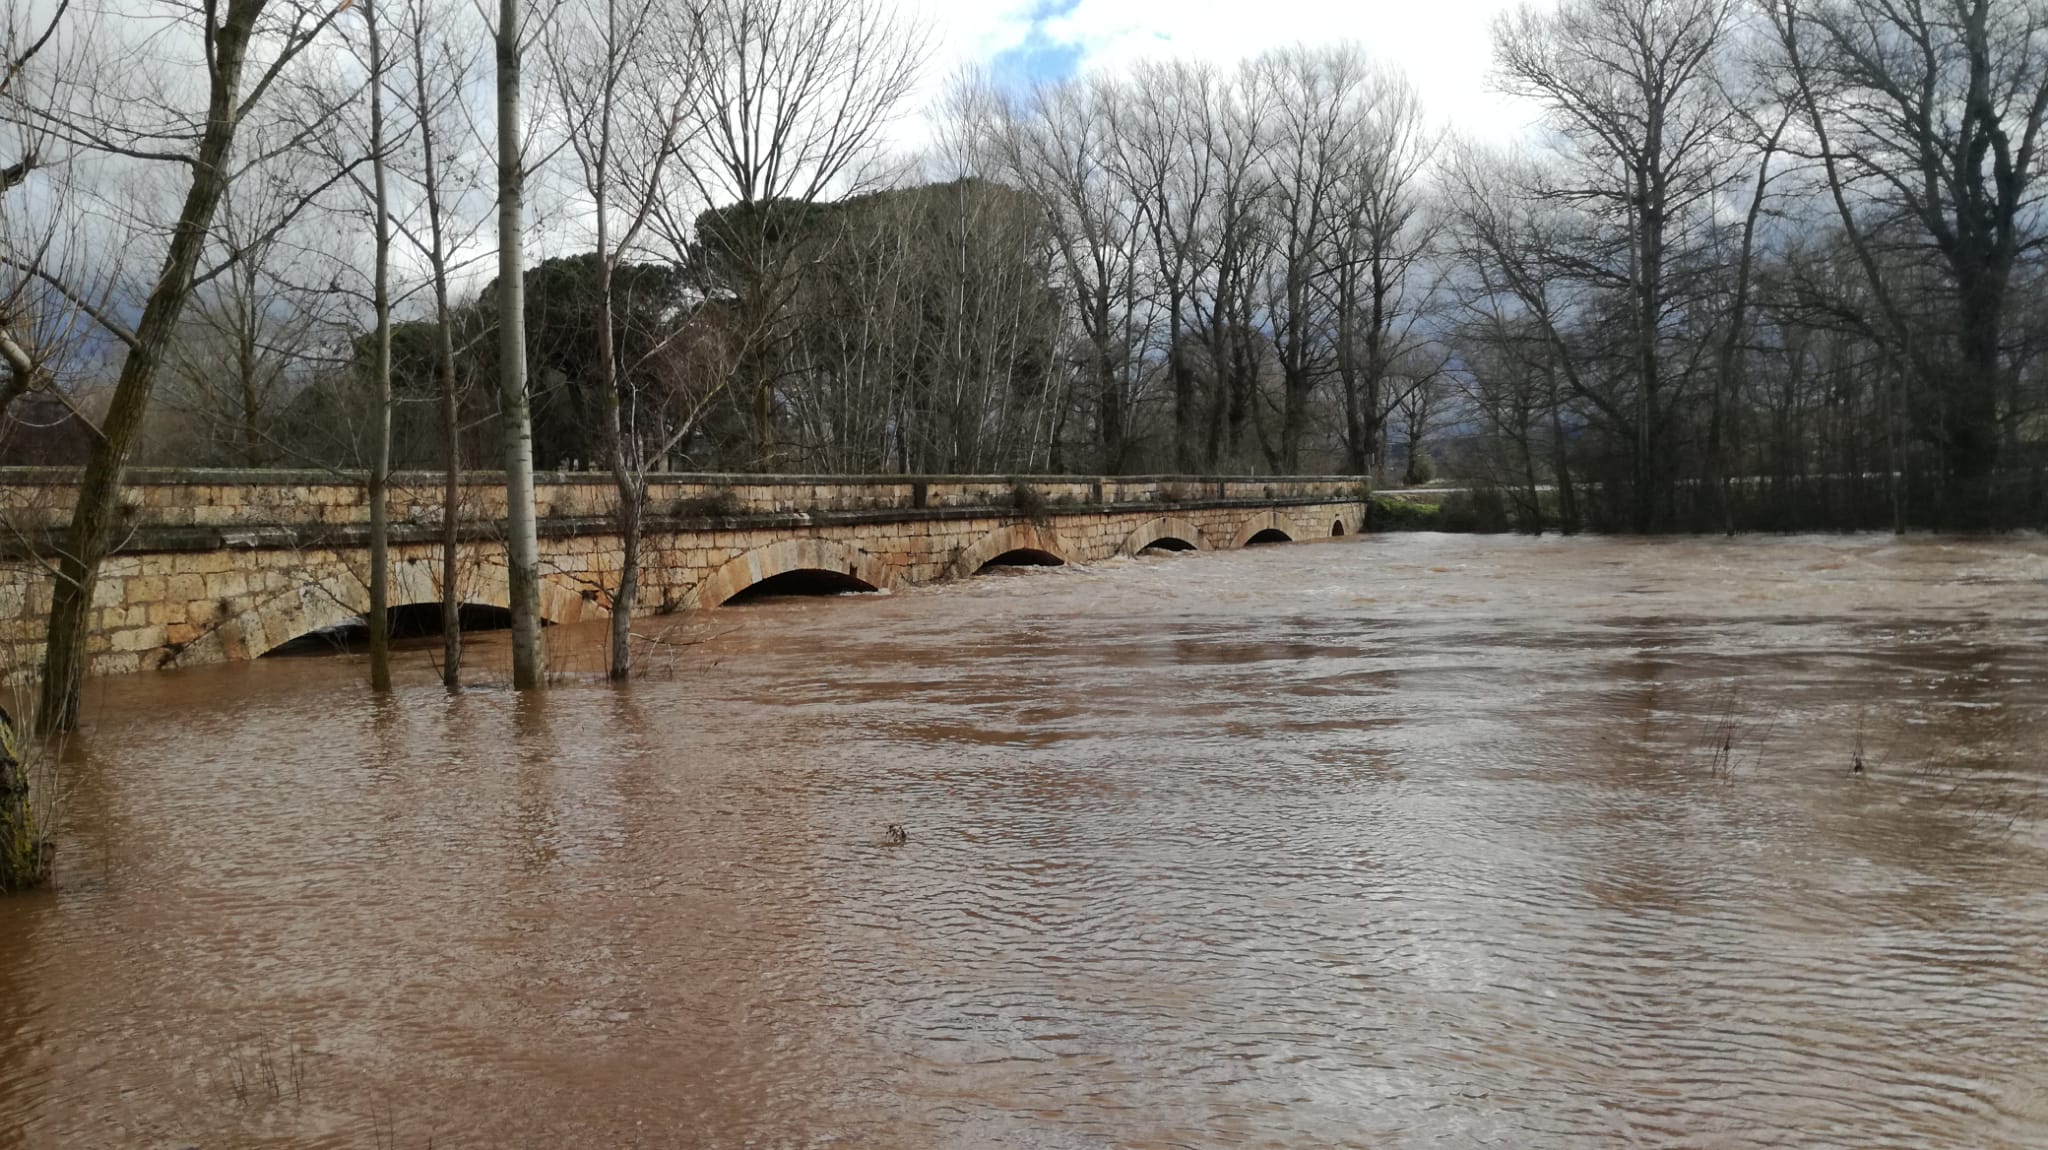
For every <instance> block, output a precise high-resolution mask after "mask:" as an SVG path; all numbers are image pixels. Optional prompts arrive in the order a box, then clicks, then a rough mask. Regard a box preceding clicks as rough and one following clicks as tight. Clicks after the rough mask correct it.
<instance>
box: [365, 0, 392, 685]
mask: <svg viewBox="0 0 2048 1150" xmlns="http://www.w3.org/2000/svg"><path fill="white" fill-rule="evenodd" d="M363 24H364V27H365V28H366V29H367V30H368V32H369V36H370V185H371V188H372V190H373V195H374V197H375V199H376V209H375V210H376V217H377V225H376V226H377V254H376V259H377V267H376V274H375V286H374V288H373V289H372V294H373V297H374V300H375V307H376V310H377V335H376V347H375V349H374V350H373V351H372V352H371V363H370V371H371V374H372V376H373V377H374V379H375V383H376V391H377V410H376V412H375V413H374V414H373V415H372V424H371V426H372V434H373V435H374V436H375V442H374V443H373V444H372V445H371V448H370V450H371V452H372V457H371V463H370V484H369V486H370V609H369V612H368V614H367V615H366V619H367V621H368V622H369V624H370V689H371V690H373V691H389V690H390V689H391V509H390V502H391V498H390V490H389V489H390V486H391V199H390V195H389V190H388V188H387V186H386V183H385V171H384V145H385V140H384V42H383V39H382V37H381V36H380V35H379V30H378V27H377V0H363Z"/></svg>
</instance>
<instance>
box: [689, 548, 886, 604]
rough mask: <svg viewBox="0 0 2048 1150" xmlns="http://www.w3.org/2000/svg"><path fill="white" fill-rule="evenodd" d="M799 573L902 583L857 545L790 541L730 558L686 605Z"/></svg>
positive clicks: (877, 586)
mask: <svg viewBox="0 0 2048 1150" xmlns="http://www.w3.org/2000/svg"><path fill="white" fill-rule="evenodd" d="M799 571H817V572H822V573H825V574H828V575H837V576H842V577H844V578H845V579H847V580H849V581H850V583H849V585H854V584H857V585H859V586H862V587H865V588H867V589H868V590H870V591H883V590H887V589H889V588H892V587H894V586H895V585H896V582H897V580H896V572H895V570H894V569H893V568H891V567H890V566H889V565H888V564H887V563H885V562H883V561H882V560H880V559H878V558H876V557H875V556H873V555H870V554H869V553H867V552H866V551H862V550H860V549H859V548H857V547H849V546H847V545H846V544H844V543H841V542H839V541H837V540H834V539H784V540H782V541H781V542H779V543H770V544H769V545H768V546H766V547H756V548H754V549H753V550H752V551H748V552H746V553H745V554H742V555H736V556H734V557H733V558H731V559H728V560H726V562H725V563H724V564H723V565H721V566H720V567H719V568H718V570H716V571H713V572H712V573H711V574H710V575H708V576H706V577H705V579H704V581H703V582H702V583H699V584H697V586H696V587H694V588H692V589H691V591H690V593H689V594H688V595H685V596H684V597H683V606H684V607H686V608H687V607H716V606H719V605H720V604H722V603H724V602H725V601H726V600H728V599H731V598H732V597H733V596H735V595H737V594H739V593H740V592H742V591H744V590H746V589H747V588H749V587H752V586H753V585H754V584H756V583H761V582H765V581H767V580H769V579H773V578H775V577H776V576H777V575H788V574H791V573H793V572H799Z"/></svg>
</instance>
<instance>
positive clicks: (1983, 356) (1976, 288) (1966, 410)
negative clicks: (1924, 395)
mask: <svg viewBox="0 0 2048 1150" xmlns="http://www.w3.org/2000/svg"><path fill="white" fill-rule="evenodd" d="M2004 295H2005V293H2004V292H2003V291H2002V290H2001V287H2000V285H1998V284H1997V283H1996V277H1995V274H1994V273H1990V272H1986V273H1984V274H1983V275H1982V277H1981V281H1980V282H1979V283H1976V284H1972V285H1969V286H1967V287H1966V288H1965V289H1964V291H1963V293H1962V305H1963V306H1962V312H1963V317H1962V318H1963V324H1962V327H1963V332H1962V336H1963V338H1962V345H1963V346H1962V351H1963V365H1962V366H1963V370H1962V371H1961V372H1960V373H1959V378H1958V379H1957V380H1956V386H1955V387H1954V388H1953V389H1952V390H1951V391H1950V394H1949V397H1948V400H1949V401H1948V404H1947V410H1946V411H1945V412H1943V416H1944V419H1943V422H1944V423H1945V425H1946V428H1945V430H1946V431H1947V435H1946V436H1945V437H1944V438H1943V440H1942V449H1943V454H1944V455H1946V457H1947V458H1946V460H1945V462H1946V463H1947V465H1948V467H1947V470H1948V478H1949V488H1948V515H1947V518H1948V520H1949V522H1950V523H1951V524H1952V525H1953V526H1956V527H1959V528H1961V529H1963V530H1965V531H1984V530H1988V529H1990V528H1991V527H1993V526H1995V524H1996V519H1997V512H1998V506H1997V498H1996V494H1995V492H1994V491H1993V490H1992V481H1993V476H1994V474H1995V473H1996V471H1997V469H1998V447H1999V435H1998V384H1999V379H1998V377H1999V370H1998V344H1999V312H2000V311H2001V310H2002V309H2003V306H2004V302H2005V301H2004Z"/></svg>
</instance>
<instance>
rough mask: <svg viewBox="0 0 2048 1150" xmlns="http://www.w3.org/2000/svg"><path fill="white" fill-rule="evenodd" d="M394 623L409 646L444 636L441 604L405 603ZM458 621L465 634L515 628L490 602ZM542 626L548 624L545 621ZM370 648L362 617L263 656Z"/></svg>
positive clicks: (392, 612) (394, 612)
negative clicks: (425, 639)
mask: <svg viewBox="0 0 2048 1150" xmlns="http://www.w3.org/2000/svg"><path fill="white" fill-rule="evenodd" d="M386 618H388V619H389V620H390V630H391V640H392V642H393V643H400V644H402V643H406V642H407V641H409V640H418V639H423V638H427V637H429V636H432V637H434V638H439V637H440V634H441V605H440V604H439V603H401V604H399V605H398V606H395V607H392V608H390V609H389V610H388V611H387V612H386ZM455 618H456V621H457V624H458V625H459V626H460V627H461V629H462V631H463V633H465V634H468V633H469V632H472V631H509V630H511V629H512V612H511V611H510V610H508V609H506V608H504V607H498V606H495V605H493V604H490V603H464V604H461V605H460V607H458V608H457V611H456V616H455ZM541 622H542V625H544V626H545V625H546V624H547V621H546V620H542V621H541ZM369 649H370V624H369V622H368V621H367V620H365V619H363V618H362V617H361V616H356V617H353V618H349V619H343V620H342V621H340V622H338V623H330V624H328V625H327V626H325V627H316V628H314V629H313V630H311V631H307V632H305V633H304V634H302V635H298V636H295V637H293V638H291V639H287V640H285V641H284V642H282V643H279V644H278V645H276V646H274V647H272V648H270V649H269V650H268V651H265V652H263V657H264V658H268V657H270V656H273V655H275V656H278V657H280V658H291V657H294V656H303V655H331V654H333V653H335V652H336V651H367V650H369Z"/></svg>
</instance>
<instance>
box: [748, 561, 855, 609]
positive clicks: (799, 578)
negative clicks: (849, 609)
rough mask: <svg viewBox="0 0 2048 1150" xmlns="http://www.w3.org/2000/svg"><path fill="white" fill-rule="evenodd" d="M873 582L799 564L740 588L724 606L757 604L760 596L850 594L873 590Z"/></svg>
mask: <svg viewBox="0 0 2048 1150" xmlns="http://www.w3.org/2000/svg"><path fill="white" fill-rule="evenodd" d="M876 589H877V588H876V587H875V585H874V584H872V583H870V582H868V581H867V580H865V579H862V578H859V577H858V576H854V575H849V574H847V573H846V572H844V571H826V570H823V569H820V568H817V567H799V568H797V569H796V570H794V571H784V572H782V573H781V574H778V575H770V576H768V577H767V578H766V579H763V580H761V581H760V582H758V583H755V584H752V585H751V586H748V587H745V588H742V589H741V590H740V591H739V593H738V594H736V595H734V596H732V597H731V598H729V599H727V600H726V601H725V604H724V605H725V606H728V607H733V606H741V605H744V604H747V603H757V602H760V601H761V600H763V599H786V598H790V597H792V596H802V595H852V594H859V593H862V592H867V591H874V590H876Z"/></svg>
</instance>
